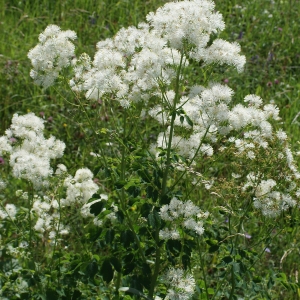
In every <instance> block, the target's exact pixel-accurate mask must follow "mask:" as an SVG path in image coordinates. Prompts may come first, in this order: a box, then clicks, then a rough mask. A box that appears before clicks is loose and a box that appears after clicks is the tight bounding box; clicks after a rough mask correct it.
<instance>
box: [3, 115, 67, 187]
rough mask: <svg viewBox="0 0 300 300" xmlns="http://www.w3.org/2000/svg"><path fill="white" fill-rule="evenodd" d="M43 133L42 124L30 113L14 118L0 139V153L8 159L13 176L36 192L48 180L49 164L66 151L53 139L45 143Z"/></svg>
mask: <svg viewBox="0 0 300 300" xmlns="http://www.w3.org/2000/svg"><path fill="white" fill-rule="evenodd" d="M43 130H44V120H43V119H41V118H39V117H37V116H35V115H34V114H33V113H29V114H27V115H24V116H19V115H18V114H14V116H13V118H12V124H11V126H10V128H9V129H7V130H6V131H5V135H4V136H2V137H1V138H0V139H1V141H2V143H1V145H0V153H5V154H6V155H9V156H10V159H9V164H10V166H11V168H12V173H13V176H14V177H16V178H22V179H26V180H28V181H29V182H31V183H32V184H33V186H34V187H35V188H41V187H43V186H47V185H48V180H47V179H48V177H50V176H51V175H52V174H53V169H52V168H51V166H50V160H51V159H55V158H59V157H61V156H62V155H63V152H64V149H65V144H64V143H63V142H62V141H60V140H57V139H56V138H55V137H54V136H51V137H50V138H48V139H46V138H45V137H44V134H43ZM12 138H14V139H16V141H15V142H14V143H12V142H11V139H12Z"/></svg>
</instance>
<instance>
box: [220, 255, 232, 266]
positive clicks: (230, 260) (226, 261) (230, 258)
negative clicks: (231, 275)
mask: <svg viewBox="0 0 300 300" xmlns="http://www.w3.org/2000/svg"><path fill="white" fill-rule="evenodd" d="M222 261H223V262H224V263H226V264H230V263H231V262H232V261H233V258H232V257H231V256H225V257H223V259H222Z"/></svg>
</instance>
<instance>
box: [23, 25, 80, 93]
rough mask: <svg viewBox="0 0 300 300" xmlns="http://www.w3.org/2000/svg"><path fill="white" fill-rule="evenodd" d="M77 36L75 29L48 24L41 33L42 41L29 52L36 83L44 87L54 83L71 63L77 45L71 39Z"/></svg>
mask: <svg viewBox="0 0 300 300" xmlns="http://www.w3.org/2000/svg"><path fill="white" fill-rule="evenodd" d="M76 38H77V36H76V33H75V32H74V31H71V30H67V31H62V30H61V29H60V28H59V27H58V26H57V25H49V26H47V28H46V29H45V31H44V32H42V33H41V34H40V36H39V42H40V43H39V44H38V45H37V46H35V47H34V48H33V49H31V50H30V51H29V53H28V58H29V59H30V60H31V63H32V66H33V69H32V70H31V72H30V76H31V77H32V78H33V79H34V81H35V83H36V84H39V85H42V86H43V87H44V88H47V87H49V86H51V85H53V84H54V81H55V79H56V78H57V77H58V75H59V72H60V71H61V70H62V69H63V68H65V67H67V66H69V65H70V60H71V58H72V57H73V56H74V55H75V46H74V44H73V43H72V42H70V40H75V39H76Z"/></svg>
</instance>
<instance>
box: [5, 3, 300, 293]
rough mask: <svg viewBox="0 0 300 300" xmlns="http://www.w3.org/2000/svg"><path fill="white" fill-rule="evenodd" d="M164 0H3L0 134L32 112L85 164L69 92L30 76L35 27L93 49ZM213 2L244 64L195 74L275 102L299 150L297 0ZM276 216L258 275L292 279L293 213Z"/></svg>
mask: <svg viewBox="0 0 300 300" xmlns="http://www.w3.org/2000/svg"><path fill="white" fill-rule="evenodd" d="M165 2H166V1H159V0H149V1H142V0H127V1H125V0H124V1H121V0H120V1H117V0H111V1H108V0H105V1H104V0H102V1H97V0H73V1H71V0H67V1H51V0H49V1H46V0H41V1H15V0H14V1H6V0H1V1H0V17H1V22H0V32H1V33H0V70H1V71H0V72H1V77H0V96H1V98H0V99H1V100H0V120H1V129H0V133H1V134H3V132H4V131H5V129H6V128H8V127H9V125H10V122H11V117H12V115H13V114H14V113H20V114H25V113H27V112H29V111H32V112H34V113H35V114H36V115H39V116H42V117H44V118H45V120H47V122H46V130H47V131H48V132H49V133H51V134H53V135H55V136H57V137H59V138H60V139H61V140H64V142H65V143H66V144H67V150H66V155H65V157H64V161H63V162H64V163H65V164H66V165H67V166H68V165H71V162H72V163H74V161H75V162H76V165H77V167H79V166H90V162H89V153H90V152H91V151H93V147H94V145H95V144H94V141H93V133H92V132H91V131H90V130H89V129H88V126H87V123H86V120H84V119H82V118H81V117H82V116H81V114H80V112H78V111H77V110H76V108H74V106H72V105H70V104H69V103H68V102H67V101H65V100H69V99H71V97H72V94H71V93H68V92H65V93H62V92H58V91H57V90H56V89H55V88H50V89H48V90H46V91H44V90H42V89H41V88H39V87H37V86H35V85H34V84H33V82H32V79H31V78H30V76H29V72H30V69H31V66H30V62H29V60H28V58H27V53H28V51H29V50H30V49H31V48H33V47H34V46H35V45H36V43H37V37H38V35H39V33H41V32H42V31H43V30H44V29H45V27H46V26H47V25H48V24H57V25H59V26H60V27H61V28H62V29H63V30H66V29H71V30H74V31H76V32H77V35H78V40H77V41H76V46H77V51H78V53H82V52H86V53H88V54H89V55H93V53H94V52H95V45H96V43H97V42H98V41H99V40H102V39H105V38H107V37H112V36H113V35H114V34H115V33H116V32H117V31H118V30H119V29H120V28H121V27H128V26H130V25H137V24H138V23H139V22H141V21H144V18H145V16H146V14H147V13H148V12H150V11H154V10H156V9H157V8H158V7H159V6H161V5H162V4H164V3H165ZM215 3H216V8H217V10H218V11H220V12H221V13H222V14H223V16H224V20H225V23H226V29H225V30H224V31H223V32H222V33H221V34H220V37H221V38H224V39H226V40H228V41H231V42H232V41H237V42H238V43H240V45H241V48H242V53H243V54H244V55H245V56H246V58H247V64H246V67H245V70H244V72H243V73H242V74H237V73H236V72H235V71H233V70H229V71H228V70H227V69H225V68H223V67H218V68H216V69H214V71H211V74H197V75H199V76H197V77H196V80H199V81H198V82H197V83H198V84H201V83H207V78H210V77H213V78H214V79H215V80H216V81H220V82H223V83H226V84H228V85H229V86H230V87H232V88H233V89H234V91H235V96H234V102H235V103H239V102H241V101H242V99H243V98H244V96H245V95H247V94H252V93H253V94H257V95H259V96H261V97H262V99H263V100H264V101H265V103H269V102H274V103H276V105H277V106H278V107H279V108H280V111H281V113H280V117H281V118H282V124H281V126H282V127H283V129H284V130H285V131H286V132H287V133H288V136H289V137H290V141H291V146H292V148H293V149H294V150H296V151H297V150H298V149H299V144H298V141H300V128H299V125H300V115H299V113H300V81H299V75H300V50H299V49H300V39H299V15H300V1H298V0H274V1H267V0H244V1H241V0H216V1H215ZM189 72H191V73H190V74H191V75H190V78H191V81H192V80H195V76H194V75H195V74H194V68H193V66H190V68H189ZM187 78H188V79H189V74H188V75H187ZM189 83H190V84H192V83H196V82H189ZM70 102H72V101H70ZM93 105H97V104H93ZM93 105H91V106H90V107H89V108H88V109H89V110H88V111H89V115H90V117H91V118H94V119H96V118H98V119H99V122H101V123H100V124H99V128H100V129H101V128H102V127H105V126H109V124H110V122H111V120H109V119H107V117H106V115H105V112H103V111H102V113H103V114H102V115H98V114H96V113H94V111H93V109H94V107H93ZM155 130H156V127H155V125H153V126H152V125H148V127H147V128H145V129H144V130H143V132H142V133H141V135H142V136H149V134H153V135H155V134H156V133H157V132H155ZM298 164H299V160H298ZM74 167H75V166H74ZM225 172H226V171H225ZM199 197H201V194H200V195H199ZM260 222H265V224H267V225H266V226H268V227H269V228H271V225H272V224H271V222H270V221H267V220H264V221H260ZM282 222H283V223H284V222H285V224H286V226H285V229H284V230H283V231H282V232H280V233H278V235H276V237H274V238H273V239H272V241H266V242H265V245H266V246H268V248H270V251H271V252H270V253H264V254H263V255H264V256H265V257H264V259H262V263H261V264H260V265H256V268H258V270H261V274H264V272H265V269H267V268H269V267H270V266H271V265H272V268H275V269H277V270H279V271H282V272H283V273H285V274H286V275H287V276H288V278H289V279H291V280H293V281H296V280H298V279H296V278H297V276H298V275H297V274H298V273H297V272H298V270H299V249H298V248H299V238H300V234H299V230H298V226H299V222H300V220H299V213H297V214H296V215H294V217H293V219H292V220H290V219H285V220H283V221H282ZM259 225H263V224H258V226H257V224H254V225H253V227H252V228H247V230H248V231H249V232H251V233H252V234H251V235H252V237H251V238H249V240H245V241H244V243H245V244H247V243H248V246H249V245H250V248H251V244H253V245H255V243H256V242H257V240H256V239H259V238H260V235H261V233H260V231H261V230H262V228H261V227H260V226H259ZM212 235H213V233H212ZM213 259H214V258H212V261H213ZM209 271H210V270H208V272H209ZM257 273H259V271H257ZM286 293H287V294H284V292H282V290H281V288H278V290H277V293H276V295H275V294H274V298H272V299H299V298H300V290H299V288H298V290H296V291H288V292H286ZM284 295H285V296H284ZM281 297H287V298H281ZM288 297H292V298H288ZM203 299H204V298H203ZM257 299H263V298H257Z"/></svg>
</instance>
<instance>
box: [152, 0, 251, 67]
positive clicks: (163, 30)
mask: <svg viewBox="0 0 300 300" xmlns="http://www.w3.org/2000/svg"><path fill="white" fill-rule="evenodd" d="M214 9H215V5H214V3H213V2H212V1H205V0H192V1H179V2H175V3H174V2H170V3H167V4H165V5H164V6H162V7H161V8H159V9H158V10H157V11H156V13H153V12H152V13H149V14H148V16H147V21H148V22H149V23H150V26H151V28H153V31H154V32H155V33H156V34H157V35H158V36H159V35H161V37H162V38H163V39H165V40H167V41H168V43H169V44H170V46H171V47H172V48H175V49H179V50H181V49H182V48H183V47H184V43H185V42H187V43H189V44H190V45H192V46H193V49H192V51H191V52H190V53H189V56H190V57H192V58H194V59H196V60H197V61H200V60H203V61H204V62H205V63H219V64H223V63H226V64H229V65H233V66H235V67H236V68H237V70H238V71H239V72H240V71H242V70H243V67H244V64H245V62H246V59H245V56H243V55H239V52H240V50H241V49H240V46H239V45H238V44H237V43H229V42H227V41H224V40H222V39H216V40H215V41H213V43H212V45H211V46H209V47H207V44H208V42H209V38H210V35H211V34H212V33H216V32H218V31H222V30H224V28H225V24H224V22H223V20H222V15H221V14H220V13H219V12H215V11H214Z"/></svg>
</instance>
